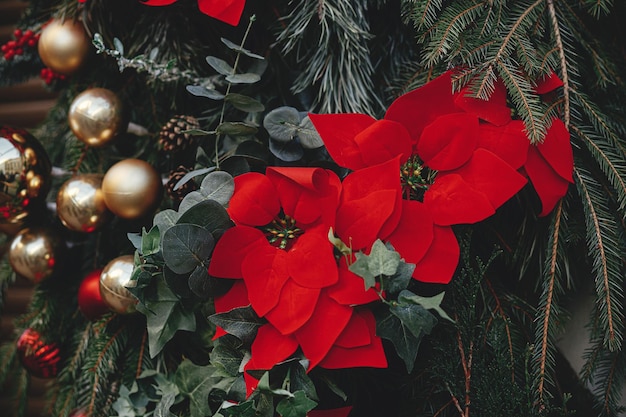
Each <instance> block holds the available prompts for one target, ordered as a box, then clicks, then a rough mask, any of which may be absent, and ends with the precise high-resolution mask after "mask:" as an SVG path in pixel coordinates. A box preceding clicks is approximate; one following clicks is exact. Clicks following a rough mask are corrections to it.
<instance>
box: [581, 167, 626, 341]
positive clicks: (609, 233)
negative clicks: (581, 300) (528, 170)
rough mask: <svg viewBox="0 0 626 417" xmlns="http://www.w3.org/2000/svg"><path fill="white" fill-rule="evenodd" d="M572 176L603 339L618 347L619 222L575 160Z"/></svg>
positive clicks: (620, 325)
mask: <svg viewBox="0 0 626 417" xmlns="http://www.w3.org/2000/svg"><path fill="white" fill-rule="evenodd" d="M574 180H575V183H576V186H577V189H578V192H579V194H580V197H581V199H582V203H583V208H584V210H585V215H586V218H585V222H586V225H587V248H588V250H589V253H590V255H591V256H592V259H593V267H592V270H593V273H594V275H595V282H596V293H597V296H598V308H599V312H600V314H599V319H600V323H601V324H602V327H603V329H604V330H605V334H604V343H605V346H606V347H607V348H608V349H609V350H611V351H615V350H619V349H620V347H621V345H622V339H623V326H624V323H623V311H622V301H621V300H622V298H623V289H622V286H623V278H622V273H621V254H620V252H619V248H620V245H619V243H618V241H617V237H616V236H615V231H616V230H617V229H618V228H619V226H618V225H617V224H616V223H615V221H614V219H612V218H611V215H610V213H608V212H607V208H608V207H609V204H608V202H607V201H606V198H605V197H604V196H603V195H601V194H600V190H602V187H601V186H600V185H599V184H598V183H597V182H596V180H595V179H594V178H593V177H592V176H591V175H590V174H589V172H588V171H587V170H586V169H585V168H584V165H583V164H582V163H581V164H576V166H575V168H574Z"/></svg>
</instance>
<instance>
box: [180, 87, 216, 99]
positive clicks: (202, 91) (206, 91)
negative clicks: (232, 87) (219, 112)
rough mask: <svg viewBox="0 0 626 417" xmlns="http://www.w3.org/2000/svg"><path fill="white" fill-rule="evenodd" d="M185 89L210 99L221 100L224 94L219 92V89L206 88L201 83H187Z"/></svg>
mask: <svg viewBox="0 0 626 417" xmlns="http://www.w3.org/2000/svg"><path fill="white" fill-rule="evenodd" d="M187 91H189V92H190V93H191V94H193V95H194V96H198V97H206V98H210V99H211V100H222V99H223V98H224V94H222V93H220V92H219V91H217V90H212V89H210V88H206V87H204V86H202V85H188V86H187Z"/></svg>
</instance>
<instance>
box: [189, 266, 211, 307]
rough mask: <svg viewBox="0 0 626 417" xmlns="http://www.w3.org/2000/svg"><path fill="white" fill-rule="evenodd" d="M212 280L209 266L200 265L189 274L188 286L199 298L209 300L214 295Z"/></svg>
mask: <svg viewBox="0 0 626 417" xmlns="http://www.w3.org/2000/svg"><path fill="white" fill-rule="evenodd" d="M211 281H212V279H211V278H210V277H209V272H208V271H207V268H206V267H205V266H203V265H198V266H196V268H195V269H194V270H193V272H192V273H191V275H190V276H189V279H188V281H187V286H188V287H189V289H191V291H192V292H193V293H194V294H195V295H196V296H197V297H198V298H200V299H202V300H208V299H209V298H210V297H211V296H212V295H213V287H212V286H211Z"/></svg>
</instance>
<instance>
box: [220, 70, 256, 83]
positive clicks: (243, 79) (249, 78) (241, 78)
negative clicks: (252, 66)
mask: <svg viewBox="0 0 626 417" xmlns="http://www.w3.org/2000/svg"><path fill="white" fill-rule="evenodd" d="M260 80H261V76H260V75H259V74H254V73H252V72H246V73H243V74H232V75H228V76H227V77H226V81H228V82H229V83H233V84H254V83H256V82H259V81H260Z"/></svg>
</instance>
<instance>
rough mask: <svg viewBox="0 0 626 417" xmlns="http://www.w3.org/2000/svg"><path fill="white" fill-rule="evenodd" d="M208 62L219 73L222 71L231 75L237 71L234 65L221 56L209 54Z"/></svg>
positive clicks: (223, 73)
mask: <svg viewBox="0 0 626 417" xmlns="http://www.w3.org/2000/svg"><path fill="white" fill-rule="evenodd" d="M206 62H207V64H209V65H210V66H211V67H212V68H213V69H214V70H215V71H217V72H218V73H220V74H222V75H230V74H232V73H233V72H235V70H234V69H233V67H231V66H230V64H229V63H228V62H226V61H224V60H223V59H220V58H217V57H214V56H207V57H206Z"/></svg>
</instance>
